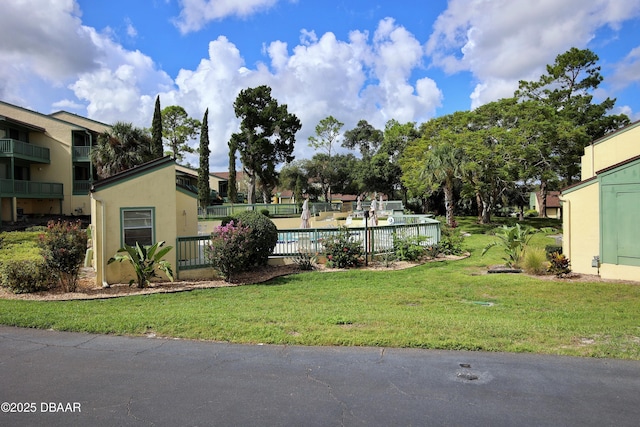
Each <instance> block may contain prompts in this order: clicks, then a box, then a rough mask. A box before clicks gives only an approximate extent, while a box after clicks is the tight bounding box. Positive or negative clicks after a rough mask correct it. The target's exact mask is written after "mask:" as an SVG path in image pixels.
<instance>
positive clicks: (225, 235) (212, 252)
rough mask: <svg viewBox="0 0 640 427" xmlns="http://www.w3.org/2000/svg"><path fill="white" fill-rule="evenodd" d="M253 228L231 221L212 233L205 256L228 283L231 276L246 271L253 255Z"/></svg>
mask: <svg viewBox="0 0 640 427" xmlns="http://www.w3.org/2000/svg"><path fill="white" fill-rule="evenodd" d="M251 231H252V230H251V228H249V227H245V226H244V225H243V224H242V222H238V223H237V225H236V224H234V221H230V222H229V223H227V224H226V225H220V226H218V227H216V229H215V230H214V231H213V233H211V244H210V245H208V246H207V247H206V248H205V255H206V257H207V259H208V260H209V263H210V264H211V266H212V267H213V268H214V269H215V270H216V271H218V272H219V273H221V274H222V276H223V277H224V280H226V281H227V282H228V281H230V280H231V275H232V274H233V273H237V272H238V271H241V270H243V269H246V268H247V267H248V266H249V264H250V262H251V258H252V255H253V243H252V240H251Z"/></svg>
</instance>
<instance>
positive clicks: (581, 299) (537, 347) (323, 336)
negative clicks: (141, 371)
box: [0, 221, 640, 360]
mask: <svg viewBox="0 0 640 427" xmlns="http://www.w3.org/2000/svg"><path fill="white" fill-rule="evenodd" d="M461 228H462V229H464V230H470V231H472V232H473V233H474V234H473V235H472V236H471V237H469V238H467V239H466V240H465V246H466V247H467V248H468V249H469V250H470V251H471V257H469V258H467V259H464V260H461V261H442V262H436V263H429V264H425V265H422V266H419V267H414V268H410V269H408V270H402V271H394V272H389V271H357V270H352V271H346V272H331V273H321V272H310V273H302V274H297V275H292V276H288V277H283V278H279V279H276V280H273V281H270V282H268V283H266V284H261V285H251V286H241V287H233V288H217V289H210V290H196V291H191V292H184V293H177V294H156V295H147V296H135V297H125V298H117V299H109V300H96V301H65V302H33V301H16V300H0V323H1V324H6V325H16V326H25V327H35V328H52V329H56V330H68V331H85V332H92V333H109V334H127V335H143V334H148V333H154V334H156V336H166V337H180V338H192V339H204V340H215V341H229V342H235V343H270V344H299V345H352V346H389V347H420V348H433V349H465V350H485V351H507V352H535V353H545V354H563V355H576V356H591V357H611V358H623V359H636V360H640V310H638V308H639V307H640V286H638V285H633V284H620V283H586V282H578V281H551V280H543V279H537V278H531V277H528V276H526V275H512V274H508V275H507V274H491V275H488V274H485V272H486V266H487V265H493V264H498V263H500V262H501V260H500V258H501V253H500V250H499V248H494V249H492V251H490V252H489V253H488V254H487V255H486V256H485V257H484V258H481V257H480V252H481V249H482V248H483V247H484V246H485V245H486V244H487V243H488V242H490V241H492V239H493V238H492V237H491V236H489V235H486V234H482V233H484V231H486V228H485V227H480V226H474V225H472V224H471V223H470V222H469V221H467V222H463V223H462V227H461ZM534 243H535V244H536V245H539V246H544V245H546V244H553V240H552V239H550V238H548V237H545V236H543V235H542V234H541V235H539V236H536V238H535V239H534Z"/></svg>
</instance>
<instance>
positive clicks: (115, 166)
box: [91, 122, 154, 179]
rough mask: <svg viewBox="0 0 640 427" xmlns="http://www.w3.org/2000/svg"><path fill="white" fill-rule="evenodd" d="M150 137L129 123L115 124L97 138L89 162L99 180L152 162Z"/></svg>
mask: <svg viewBox="0 0 640 427" xmlns="http://www.w3.org/2000/svg"><path fill="white" fill-rule="evenodd" d="M153 158H154V156H153V154H152V153H151V137H150V136H149V134H148V133H147V132H146V131H145V130H143V129H140V128H137V127H134V126H133V125H132V124H131V123H124V122H117V123H115V124H114V125H113V126H112V127H111V130H109V131H106V132H104V133H102V134H101V135H100V136H99V137H98V144H97V145H96V146H95V147H94V148H93V150H91V162H92V163H93V165H94V167H95V168H96V173H97V174H98V177H99V178H100V179H104V178H108V177H110V176H111V175H115V174H117V173H119V172H122V171H125V170H127V169H131V168H132V167H134V166H138V165H141V164H142V163H145V162H148V161H150V160H153Z"/></svg>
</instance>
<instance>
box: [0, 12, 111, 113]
mask: <svg viewBox="0 0 640 427" xmlns="http://www.w3.org/2000/svg"><path fill="white" fill-rule="evenodd" d="M43 23H46V25H43ZM0 40H3V42H2V43H0V63H1V64H2V67H0V97H1V98H2V99H5V100H9V101H10V102H11V101H13V102H19V101H25V100H26V99H28V98H27V97H25V95H26V92H28V89H27V90H20V89H21V88H24V87H27V88H31V87H36V86H38V85H39V84H40V82H39V81H38V82H34V80H44V81H46V83H47V85H49V86H54V87H62V86H64V84H65V83H66V82H68V81H69V79H70V78H73V76H75V75H76V74H77V73H78V72H85V71H90V70H94V69H96V68H97V66H98V64H97V63H96V57H97V56H98V55H99V51H98V49H97V48H96V46H95V45H94V44H93V43H92V41H91V36H90V34H89V31H88V28H86V27H83V26H82V25H81V20H80V10H79V8H78V6H77V4H76V3H75V1H73V0H61V1H53V0H51V1H42V2H39V4H38V6H37V7H34V6H33V4H32V3H31V2H27V1H11V2H3V4H2V13H0Z"/></svg>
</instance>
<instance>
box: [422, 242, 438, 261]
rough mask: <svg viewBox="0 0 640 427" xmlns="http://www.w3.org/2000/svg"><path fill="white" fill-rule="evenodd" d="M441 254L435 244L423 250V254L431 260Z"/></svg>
mask: <svg viewBox="0 0 640 427" xmlns="http://www.w3.org/2000/svg"><path fill="white" fill-rule="evenodd" d="M441 252H442V251H441V249H440V245H439V244H437V243H436V244H433V245H429V246H427V247H425V248H424V254H425V255H426V256H427V257H428V258H431V259H433V258H437V257H438V255H440V253H441Z"/></svg>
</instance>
